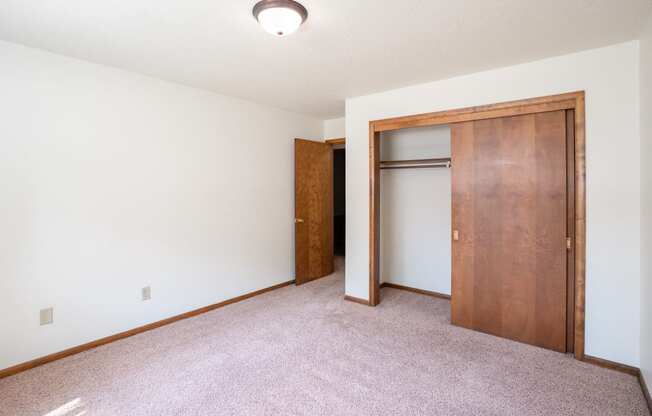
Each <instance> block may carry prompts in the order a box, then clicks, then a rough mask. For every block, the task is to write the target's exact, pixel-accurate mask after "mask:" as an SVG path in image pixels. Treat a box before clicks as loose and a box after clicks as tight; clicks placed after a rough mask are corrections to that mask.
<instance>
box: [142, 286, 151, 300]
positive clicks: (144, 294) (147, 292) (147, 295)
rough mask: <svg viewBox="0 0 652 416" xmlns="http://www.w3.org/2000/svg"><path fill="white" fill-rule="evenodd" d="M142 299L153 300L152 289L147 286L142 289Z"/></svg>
mask: <svg viewBox="0 0 652 416" xmlns="http://www.w3.org/2000/svg"><path fill="white" fill-rule="evenodd" d="M141 298H142V299H143V300H150V299H151V298H152V288H151V287H149V286H145V287H144V288H142V289H141Z"/></svg>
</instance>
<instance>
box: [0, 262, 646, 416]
mask: <svg viewBox="0 0 652 416" xmlns="http://www.w3.org/2000/svg"><path fill="white" fill-rule="evenodd" d="M343 287H344V286H343V276H342V274H341V272H340V273H338V274H335V275H333V276H330V277H327V278H324V279H321V280H318V281H315V282H313V283H309V284H307V285H304V286H301V287H294V286H290V287H286V288H283V289H279V290H277V291H274V292H271V293H268V294H265V295H262V296H258V297H256V298H253V299H250V300H247V301H244V302H241V303H238V304H234V305H230V306H227V307H225V308H222V309H218V310H215V311H213V312H210V313H207V314H204V315H201V316H198V317H196V318H192V319H188V320H185V321H180V322H178V323H175V324H172V325H169V326H166V327H162V328H159V329H157V330H154V331H150V332H147V333H144V334H141V335H138V336H135V337H132V338H128V339H126V340H122V341H119V342H116V343H113V344H109V345H106V346H104V347H100V348H97V349H95V350H91V351H88V352H85V353H82V354H79V355H76V356H73V357H69V358H67V359H64V360H61V361H58V362H55V363H52V364H49V365H46V366H43V367H39V368H36V369H33V370H31V371H28V372H25V373H22V374H19V375H17V376H14V377H10V378H7V379H4V380H0V415H11V416H16V415H38V416H44V415H48V416H81V415H85V416H90V415H152V416H154V415H155V416H164V415H519V416H521V415H614V416H616V415H617V416H623V415H648V414H649V413H648V410H647V407H646V403H645V401H644V398H643V395H642V392H641V389H640V387H639V385H638V382H637V380H636V379H635V378H634V377H631V376H628V375H625V374H621V373H618V372H615V371H611V370H607V369H603V368H599V367H595V366H593V365H590V364H586V363H581V362H578V361H576V360H574V359H572V358H570V357H567V356H565V355H562V354H558V353H555V352H552V351H547V350H543V349H539V348H535V347H531V346H528V345H523V344H518V343H515V342H511V341H507V340H503V339H500V338H496V337H492V336H490V335H485V334H481V333H477V332H473V331H468V330H464V329H461V328H457V327H453V326H451V325H450V324H449V323H448V322H449V309H450V306H449V303H448V301H445V300H439V299H433V298H430V297H427V296H423V295H418V294H413V293H409V292H404V291H399V290H396V289H383V292H382V295H383V303H382V304H381V305H380V306H378V307H376V308H370V307H367V306H362V305H358V304H354V303H350V302H345V301H344V300H343V299H342V297H343Z"/></svg>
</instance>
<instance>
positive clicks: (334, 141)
mask: <svg viewBox="0 0 652 416" xmlns="http://www.w3.org/2000/svg"><path fill="white" fill-rule="evenodd" d="M324 143H326V144H330V145H331V146H337V145H340V144H346V137H338V138H336V139H326V140H324Z"/></svg>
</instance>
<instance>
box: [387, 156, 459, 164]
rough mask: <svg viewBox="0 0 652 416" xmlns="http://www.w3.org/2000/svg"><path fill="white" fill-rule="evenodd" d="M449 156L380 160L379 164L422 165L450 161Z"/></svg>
mask: <svg viewBox="0 0 652 416" xmlns="http://www.w3.org/2000/svg"><path fill="white" fill-rule="evenodd" d="M450 161H451V158H450V157H443V158H438V159H412V160H381V161H380V164H381V165H423V164H426V163H430V164H432V163H450Z"/></svg>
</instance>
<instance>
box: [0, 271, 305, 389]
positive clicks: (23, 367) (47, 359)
mask: <svg viewBox="0 0 652 416" xmlns="http://www.w3.org/2000/svg"><path fill="white" fill-rule="evenodd" d="M293 283H294V280H290V281H287V282H283V283H279V284H277V285H274V286H270V287H267V288H264V289H260V290H257V291H255V292H250V293H246V294H244V295H240V296H237V297H235V298H232V299H227V300H224V301H222V302H219V303H215V304H213V305H208V306H204V307H203V308H199V309H195V310H192V311H189V312H186V313H182V314H181V315H176V316H173V317H170V318H167V319H163V320H160V321H156V322H152V323H151V324H147V325H143V326H139V327H138V328H133V329H130V330H128V331H125V332H120V333H118V334H114V335H110V336H108V337H104V338H100V339H98V340H95V341H91V342H88V343H86V344H82V345H78V346H76V347H72V348H68V349H66V350H63V351H59V352H55V353H53V354H50V355H46V356H44V357H40V358H36V359H34V360H31V361H27V362H24V363H21V364H17V365H14V366H12V367H9V368H5V369H2V370H0V379H2V378H5V377H9V376H13V375H15V374H18V373H22V372H23V371H27V370H29V369H32V368H34V367H38V366H41V365H43V364H47V363H51V362H53V361H56V360H60V359H62V358H65V357H69V356H71V355H74V354H79V353H80V352H84V351H88V350H90V349H93V348H97V347H99V346H101V345H105V344H109V343H111V342H114V341H118V340H121V339H124V338H128V337H131V336H133V335H137V334H140V333H143V332H146V331H150V330H152V329H156V328H159V327H162V326H164V325H168V324H171V323H173V322H177V321H180V320H182V319H187V318H192V317H193V316H197V315H201V314H203V313H206V312H210V311H212V310H215V309H218V308H222V307H224V306H227V305H230V304H232V303H236V302H241V301H243V300H246V299H249V298H252V297H254V296H258V295H262V294H263V293H267V292H271V291H272V290H275V289H280V288H282V287H285V286H289V285H291V284H293Z"/></svg>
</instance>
